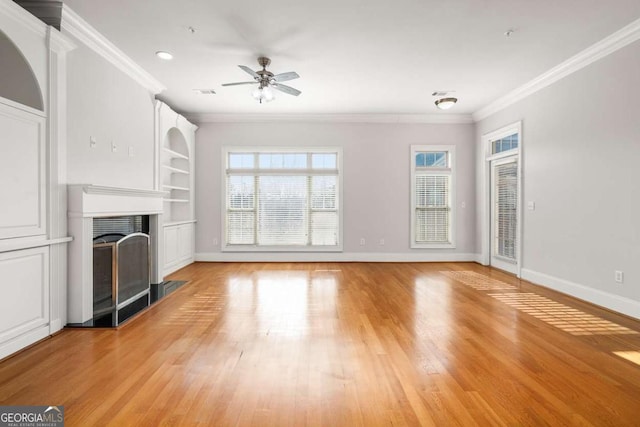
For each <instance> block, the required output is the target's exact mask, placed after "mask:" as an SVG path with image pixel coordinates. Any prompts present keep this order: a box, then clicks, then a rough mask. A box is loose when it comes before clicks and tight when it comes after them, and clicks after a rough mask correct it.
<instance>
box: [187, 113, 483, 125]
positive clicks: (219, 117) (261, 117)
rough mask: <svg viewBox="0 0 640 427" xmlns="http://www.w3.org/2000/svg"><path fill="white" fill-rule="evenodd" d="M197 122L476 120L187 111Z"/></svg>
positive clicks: (465, 117)
mask: <svg viewBox="0 0 640 427" xmlns="http://www.w3.org/2000/svg"><path fill="white" fill-rule="evenodd" d="M185 116H186V117H187V119H189V120H190V121H193V122H196V123H263V122H301V123H396V124H398V123H427V124H465V123H473V117H471V115H470V114H219V113H192V114H185Z"/></svg>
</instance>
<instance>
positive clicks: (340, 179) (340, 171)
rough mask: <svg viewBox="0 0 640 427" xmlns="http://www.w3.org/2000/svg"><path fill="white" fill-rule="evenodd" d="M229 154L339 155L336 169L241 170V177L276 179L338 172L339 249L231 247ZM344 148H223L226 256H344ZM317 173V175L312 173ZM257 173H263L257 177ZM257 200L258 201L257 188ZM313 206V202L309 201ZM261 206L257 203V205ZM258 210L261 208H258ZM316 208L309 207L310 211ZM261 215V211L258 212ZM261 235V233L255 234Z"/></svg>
mask: <svg viewBox="0 0 640 427" xmlns="http://www.w3.org/2000/svg"><path fill="white" fill-rule="evenodd" d="M229 153H256V154H275V153H282V154H290V153H307V154H313V153H319V154H322V153H331V154H334V153H335V154H336V155H337V160H336V169H325V170H323V169H315V170H313V169H312V168H310V167H309V168H306V169H284V168H283V169H277V168H274V169H260V167H259V164H255V165H254V168H250V169H237V170H236V171H235V172H237V174H238V175H241V174H242V173H243V172H244V173H246V174H256V176H258V175H262V176H266V175H276V176H286V175H292V176H314V175H315V176H323V175H328V176H334V175H335V173H336V172H337V176H338V180H337V182H338V195H337V198H336V204H337V212H338V218H337V221H338V244H337V245H335V246H321V245H316V246H311V245H305V246H302V245H270V246H267V245H264V246H261V245H257V244H255V243H254V244H229V243H227V225H226V223H227V175H228V169H229V167H228V166H229V165H228V161H229ZM342 157H343V155H342V147H331V146H325V147H315V146H314V147H281V146H268V147H266V146H265V147H255V146H223V147H222V158H221V168H220V169H221V179H220V203H221V204H220V207H221V208H220V213H221V215H220V230H221V234H220V235H221V251H222V252H342V251H343V247H344V238H343V224H344V221H343V217H344V205H343V200H344V196H343V194H344V187H343V175H344V171H343V159H342ZM311 171H314V172H315V173H309V172H311ZM256 172H261V173H260V174H257V173H256ZM254 197H255V198H256V200H257V198H258V193H257V188H256V192H255V194H254ZM309 202H311V201H309ZM256 203H257V202H256ZM256 209H257V205H256ZM311 210H312V208H311V207H309V211H311ZM256 214H257V211H256ZM255 232H257V230H255Z"/></svg>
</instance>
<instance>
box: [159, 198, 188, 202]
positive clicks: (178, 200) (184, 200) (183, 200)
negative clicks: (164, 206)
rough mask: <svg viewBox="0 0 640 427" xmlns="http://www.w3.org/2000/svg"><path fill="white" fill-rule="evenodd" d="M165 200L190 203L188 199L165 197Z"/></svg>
mask: <svg viewBox="0 0 640 427" xmlns="http://www.w3.org/2000/svg"><path fill="white" fill-rule="evenodd" d="M164 201H165V202H170V203H189V200H188V199H164Z"/></svg>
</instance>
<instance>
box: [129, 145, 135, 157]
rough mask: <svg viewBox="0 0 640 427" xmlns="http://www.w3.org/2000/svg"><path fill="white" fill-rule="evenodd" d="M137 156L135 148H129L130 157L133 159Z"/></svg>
mask: <svg viewBox="0 0 640 427" xmlns="http://www.w3.org/2000/svg"><path fill="white" fill-rule="evenodd" d="M135 155H136V150H135V148H133V145H130V146H129V157H133V156H135Z"/></svg>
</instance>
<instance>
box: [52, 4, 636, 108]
mask: <svg viewBox="0 0 640 427" xmlns="http://www.w3.org/2000/svg"><path fill="white" fill-rule="evenodd" d="M64 3H65V4H66V5H67V6H69V7H70V8H71V9H73V10H74V11H75V12H76V13H78V14H79V15H80V16H81V17H83V18H84V19H85V20H86V21H87V22H89V23H90V24H91V25H92V26H94V27H95V28H96V29H97V30H98V31H99V32H101V33H102V34H103V35H104V36H106V37H107V38H108V39H109V40H111V41H112V42H113V43H114V44H115V45H116V46H118V47H119V48H120V49H121V50H122V51H124V52H125V53H126V54H127V55H129V56H130V57H131V58H132V59H133V60H134V61H135V62H137V63H138V64H139V65H140V66H142V68H144V69H145V70H146V71H147V72H149V73H150V74H152V75H153V76H154V77H155V78H156V79H158V80H159V81H160V82H162V83H163V84H164V85H166V86H167V90H166V91H164V92H162V94H161V95H160V96H159V97H160V98H161V99H162V100H164V101H165V102H167V103H168V104H169V105H171V106H172V107H173V108H174V109H176V110H177V111H179V112H182V113H231V114H233V113H261V112H268V113H277V114H302V113H306V114H435V113H439V114H470V113H473V112H475V111H477V110H478V109H480V108H482V107H484V106H486V105H487V104H489V103H490V102H491V101H493V100H495V99H496V98H498V97H500V96H502V95H505V94H506V93H507V92H509V91H511V90H513V89H515V88H517V87H519V86H521V85H523V84H524V83H526V82H528V81H529V80H531V79H533V78H534V77H536V76H538V75H540V74H542V73H543V72H545V71H547V70H549V69H550V68H552V67H553V66H555V65H558V64H559V63H561V62H562V61H564V60H566V59H568V58H569V57H571V56H572V55H574V54H576V53H578V52H580V51H581V50H583V49H585V48H587V47H589V46H590V45H592V44H594V43H596V42H597V41H599V40H601V39H603V38H604V37H606V36H608V35H610V34H611V33H613V32H615V31H616V30H618V29H620V28H621V27H623V26H625V25H627V24H629V23H631V22H632V21H634V20H636V19H638V17H640V1H638V0H615V1H609V2H605V1H602V0H563V1H557V0H537V1H533V0H437V1H436V0H399V1H389V0H323V1H319V2H310V1H300V0H295V1H294V0H271V1H269V2H259V1H256V0H235V1H223V0H182V1H180V2H177V1H175V0H154V1H131V0H109V1H104V0H65V1H64ZM189 27H192V28H194V29H195V30H196V31H195V33H192V32H190V31H189ZM509 29H513V30H514V32H513V34H512V35H511V36H510V37H506V36H505V35H504V33H505V32H506V31H507V30H509ZM158 50H164V51H169V52H171V53H172V54H173V55H174V59H173V60H171V61H163V60H161V59H159V58H157V57H156V56H155V52H156V51H158ZM260 55H266V56H268V57H270V58H271V59H272V63H271V66H270V67H269V69H270V70H271V71H272V72H274V73H276V74H277V73H282V72H287V71H297V72H298V74H300V76H301V78H300V79H298V80H293V81H290V82H287V84H290V85H291V86H293V87H295V88H297V89H299V90H301V91H302V95H300V96H299V97H293V96H290V95H286V94H281V93H276V95H277V99H276V100H275V101H273V102H271V103H268V104H258V103H257V101H255V100H254V99H253V98H252V97H251V96H250V88H251V87H252V86H236V87H221V84H222V83H227V82H237V81H247V80H250V79H251V77H250V76H248V75H247V74H245V73H244V72H243V71H242V70H240V69H239V68H238V67H237V65H238V64H242V65H247V66H249V67H251V68H252V69H254V70H256V69H258V68H259V66H258V64H257V61H256V58H257V57H258V56H260ZM193 89H214V90H215V91H216V92H217V94H216V95H198V94H195V93H194V92H193ZM435 90H454V91H455V93H454V94H453V96H456V97H457V98H459V102H458V104H457V105H456V106H455V107H454V108H452V109H451V110H448V111H447V112H441V111H439V110H437V109H436V107H435V106H434V101H435V98H434V97H432V96H431V93H432V92H433V91H435Z"/></svg>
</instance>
